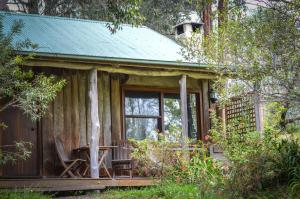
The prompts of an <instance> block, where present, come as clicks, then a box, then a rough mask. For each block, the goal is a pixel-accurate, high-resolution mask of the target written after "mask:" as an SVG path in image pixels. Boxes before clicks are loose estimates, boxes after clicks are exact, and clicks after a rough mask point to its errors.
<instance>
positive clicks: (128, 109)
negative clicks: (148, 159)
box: [124, 91, 198, 140]
mask: <svg viewBox="0 0 300 199" xmlns="http://www.w3.org/2000/svg"><path fill="white" fill-rule="evenodd" d="M161 95H163V97H162V103H161V101H160V99H161ZM124 105H125V107H124V112H125V121H124V122H125V133H126V138H134V139H137V140H142V139H145V138H146V137H152V138H155V135H156V132H157V131H163V132H172V133H173V134H174V133H175V136H176V135H178V136H179V135H181V132H182V124H181V109H180V106H181V104H180V95H179V94H178V93H158V92H139V91H126V92H125V102H124ZM187 107H188V135H189V137H190V138H192V139H197V133H198V132H197V95H196V94H195V93H189V94H188V95H187ZM162 111H163V118H162ZM162 124H163V125H162ZM162 126H164V129H162ZM174 138H175V137H174ZM155 139H156V138H155Z"/></svg>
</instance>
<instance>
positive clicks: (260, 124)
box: [254, 94, 264, 133]
mask: <svg viewBox="0 0 300 199" xmlns="http://www.w3.org/2000/svg"><path fill="white" fill-rule="evenodd" d="M254 109H255V123H256V131H258V132H260V133H263V131H264V120H263V118H264V116H263V105H262V101H261V97H260V95H259V94H255V96H254Z"/></svg>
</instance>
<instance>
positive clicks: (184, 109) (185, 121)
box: [179, 75, 188, 139]
mask: <svg viewBox="0 0 300 199" xmlns="http://www.w3.org/2000/svg"><path fill="white" fill-rule="evenodd" d="M179 84H180V103H181V106H180V108H181V123H182V137H183V138H184V139H186V138H188V113H187V112H188V109H187V91H186V75H182V77H181V79H180V80H179Z"/></svg>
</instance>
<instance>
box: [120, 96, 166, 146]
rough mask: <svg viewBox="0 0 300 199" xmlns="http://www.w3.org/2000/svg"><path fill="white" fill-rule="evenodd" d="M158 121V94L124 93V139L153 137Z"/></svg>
mask: <svg viewBox="0 0 300 199" xmlns="http://www.w3.org/2000/svg"><path fill="white" fill-rule="evenodd" d="M159 119H160V105H159V93H150V92H135V91H127V92H126V93H125V132H126V138H135V139H137V140H142V139H145V138H146V137H148V136H153V135H155V131H157V130H158V129H159V127H158V124H159V121H158V120H159Z"/></svg>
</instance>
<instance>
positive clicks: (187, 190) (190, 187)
mask: <svg viewBox="0 0 300 199" xmlns="http://www.w3.org/2000/svg"><path fill="white" fill-rule="evenodd" d="M100 198H103V199H104V198H105V199H126V198H130V199H140V198H143V199H158V198H159V199H183V198H186V199H221V198H222V199H224V197H221V196H217V195H216V194H212V193H211V194H209V193H207V192H203V191H202V192H201V190H200V189H199V187H198V186H196V185H194V184H176V183H164V184H161V185H157V186H152V187H145V188H140V189H133V188H128V189H112V190H108V191H105V192H103V193H101V194H100Z"/></svg>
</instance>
